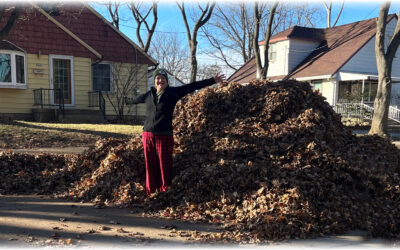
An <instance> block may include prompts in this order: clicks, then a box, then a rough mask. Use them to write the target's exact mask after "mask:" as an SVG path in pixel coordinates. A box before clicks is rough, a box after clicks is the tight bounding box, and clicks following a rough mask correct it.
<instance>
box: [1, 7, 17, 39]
mask: <svg viewBox="0 0 400 250" xmlns="http://www.w3.org/2000/svg"><path fill="white" fill-rule="evenodd" d="M21 10H22V7H21V6H20V5H15V6H10V5H8V4H4V3H1V4H0V20H2V19H3V16H4V14H5V13H6V12H8V11H11V14H10V16H9V17H8V19H7V20H6V22H5V25H4V26H3V27H1V28H0V40H3V39H5V38H6V37H7V36H8V34H9V33H10V31H11V29H12V27H13V26H14V24H15V22H16V20H17V19H18V17H19V16H20V13H21Z"/></svg>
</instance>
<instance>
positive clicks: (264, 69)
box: [261, 1, 278, 79]
mask: <svg viewBox="0 0 400 250" xmlns="http://www.w3.org/2000/svg"><path fill="white" fill-rule="evenodd" d="M277 7H278V1H276V2H275V3H274V5H273V6H272V8H271V11H270V13H269V18H268V24H267V33H266V34H265V50H264V66H263V67H262V69H261V78H262V79H267V73H268V67H269V61H268V51H269V40H270V38H271V33H272V23H273V21H274V16H275V12H276V8H277Z"/></svg>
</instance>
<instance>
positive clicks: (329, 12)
mask: <svg viewBox="0 0 400 250" xmlns="http://www.w3.org/2000/svg"><path fill="white" fill-rule="evenodd" d="M322 3H323V4H324V6H325V10H326V27H327V28H333V27H335V26H336V24H337V22H338V21H339V17H340V16H341V14H342V11H343V7H344V0H343V1H342V6H341V7H340V11H339V13H338V15H337V16H336V20H335V22H334V23H333V25H331V21H332V20H331V19H332V1H330V2H329V4H328V3H326V2H325V1H323V2H322Z"/></svg>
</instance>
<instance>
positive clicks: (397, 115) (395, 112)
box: [388, 106, 400, 123]
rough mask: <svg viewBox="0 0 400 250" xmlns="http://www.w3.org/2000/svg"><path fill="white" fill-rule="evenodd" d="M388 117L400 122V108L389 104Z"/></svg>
mask: <svg viewBox="0 0 400 250" xmlns="http://www.w3.org/2000/svg"><path fill="white" fill-rule="evenodd" d="M388 117H389V118H390V119H392V120H394V121H396V122H398V123H400V109H398V108H397V107H395V106H389V114H388Z"/></svg>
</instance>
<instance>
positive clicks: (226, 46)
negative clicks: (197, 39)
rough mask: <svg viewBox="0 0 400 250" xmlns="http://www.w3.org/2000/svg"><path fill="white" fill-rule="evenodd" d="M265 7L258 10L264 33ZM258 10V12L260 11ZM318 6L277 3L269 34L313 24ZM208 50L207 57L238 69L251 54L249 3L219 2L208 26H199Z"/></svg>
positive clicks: (266, 15)
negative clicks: (263, 9) (262, 9)
mask: <svg viewBox="0 0 400 250" xmlns="http://www.w3.org/2000/svg"><path fill="white" fill-rule="evenodd" d="M267 10H268V9H267V8H266V10H265V11H264V12H262V13H260V16H261V19H260V30H261V32H262V34H265V33H266V32H267V19H268V17H269V12H268V11H267ZM260 12H261V11H260ZM318 14H320V8H317V7H313V6H311V5H309V4H305V3H302V2H301V3H293V2H290V3H287V2H280V4H279V9H277V11H276V15H275V19H276V21H275V22H274V23H273V25H272V34H274V33H276V32H280V31H283V30H286V29H288V28H289V27H291V26H293V25H301V26H311V27H313V26H314V22H315V21H314V19H315V18H316V16H317V15H318ZM202 31H203V32H204V34H205V36H206V37H207V39H208V41H209V43H210V45H211V49H210V50H209V52H208V55H209V56H210V57H213V58H216V59H218V60H221V61H223V62H224V63H225V64H226V65H227V66H228V67H229V68H230V69H233V70H237V69H238V67H240V66H241V65H243V63H246V62H247V61H248V60H249V59H251V58H252V57H253V56H254V51H253V39H254V11H253V6H252V5H250V4H249V2H225V3H219V4H218V5H217V6H216V7H215V10H214V12H213V16H212V18H211V19H210V21H209V22H208V23H207V25H205V26H203V27H202Z"/></svg>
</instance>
